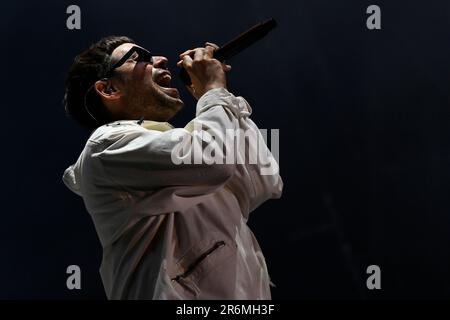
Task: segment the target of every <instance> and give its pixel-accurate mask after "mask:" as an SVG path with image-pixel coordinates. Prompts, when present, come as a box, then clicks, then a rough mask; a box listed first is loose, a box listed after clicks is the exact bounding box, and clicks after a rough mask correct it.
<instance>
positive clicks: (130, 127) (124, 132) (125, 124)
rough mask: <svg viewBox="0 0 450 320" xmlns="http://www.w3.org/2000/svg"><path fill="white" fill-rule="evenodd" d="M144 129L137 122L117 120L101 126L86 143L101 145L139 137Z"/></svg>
mask: <svg viewBox="0 0 450 320" xmlns="http://www.w3.org/2000/svg"><path fill="white" fill-rule="evenodd" d="M145 131H146V129H145V128H143V127H142V126H141V125H140V124H138V123H137V120H119V121H114V122H110V123H107V124H104V125H102V126H101V127H98V128H97V129H95V131H94V132H92V134H91V135H90V137H89V139H88V143H89V142H90V143H94V144H103V143H104V142H108V141H109V142H114V141H117V140H119V139H121V138H123V137H124V136H129V135H133V136H134V135H141V134H143V133H145Z"/></svg>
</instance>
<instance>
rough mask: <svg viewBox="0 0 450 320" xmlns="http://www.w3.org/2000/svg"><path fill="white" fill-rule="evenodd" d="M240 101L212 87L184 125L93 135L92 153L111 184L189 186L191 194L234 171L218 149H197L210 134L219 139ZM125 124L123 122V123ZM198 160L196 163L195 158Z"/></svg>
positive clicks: (232, 120) (207, 189) (234, 125)
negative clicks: (94, 149) (94, 146)
mask: <svg viewBox="0 0 450 320" xmlns="http://www.w3.org/2000/svg"><path fill="white" fill-rule="evenodd" d="M240 112H241V110H240V105H239V102H238V100H237V98H236V97H234V96H233V95H232V94H231V93H229V92H228V91H227V90H226V89H223V88H219V89H212V90H210V91H208V92H207V93H205V94H204V95H203V96H202V97H201V98H200V99H199V101H198V103H197V109H196V117H195V118H194V119H193V120H192V121H191V122H190V123H189V124H188V126H186V127H185V128H178V129H172V130H168V131H164V132H160V131H155V130H148V129H146V128H143V127H141V126H138V125H133V126H128V127H127V128H119V129H117V130H116V131H114V132H109V133H108V134H106V135H105V137H103V138H102V135H100V137H99V138H97V139H96V142H97V143H100V145H103V146H105V145H106V147H104V148H103V147H102V148H101V149H100V151H99V152H95V153H93V154H92V157H93V158H98V159H99V160H100V162H101V164H102V168H103V169H104V172H105V175H106V176H107V177H108V178H109V179H110V180H111V182H113V183H114V184H117V185H120V186H121V187H123V188H125V189H132V190H143V191H145V190H156V189H159V188H165V187H178V186H192V187H195V188H188V189H189V190H191V191H190V192H191V193H192V194H190V195H197V194H198V195H200V194H207V193H210V192H213V191H215V190H216V189H217V188H219V187H221V186H223V185H224V184H225V182H226V181H227V180H228V179H229V178H230V177H232V176H233V174H234V171H235V165H234V164H225V161H222V163H220V162H221V161H220V158H224V157H226V153H227V150H226V148H224V149H223V153H222V154H220V153H219V154H217V153H216V154H214V157H213V156H211V155H210V154H208V153H204V152H202V147H204V146H205V145H206V144H208V143H209V142H210V141H211V137H214V140H215V141H216V142H220V141H222V140H223V139H224V137H225V132H226V130H227V129H232V130H234V129H236V128H237V127H238V125H239V123H238V118H239V116H240ZM124 127H125V126H124ZM196 157H197V159H199V158H198V157H200V158H201V159H200V161H199V163H195V158H196Z"/></svg>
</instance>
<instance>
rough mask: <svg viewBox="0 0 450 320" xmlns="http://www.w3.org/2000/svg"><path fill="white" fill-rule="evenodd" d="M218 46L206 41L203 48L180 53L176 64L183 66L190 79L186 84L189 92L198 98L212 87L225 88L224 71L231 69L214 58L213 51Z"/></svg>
mask: <svg viewBox="0 0 450 320" xmlns="http://www.w3.org/2000/svg"><path fill="white" fill-rule="evenodd" d="M217 49H219V47H218V46H217V45H216V44H214V43H210V42H206V44H205V47H204V48H196V49H191V50H187V51H185V52H183V53H182V54H180V59H181V60H180V61H178V63H177V66H178V67H183V70H185V71H186V72H187V74H188V75H189V78H190V80H191V83H190V84H186V86H187V88H188V90H189V91H190V92H191V94H192V95H193V96H194V97H195V98H197V99H199V98H200V97H201V96H202V95H203V94H205V93H206V92H207V91H209V90H211V89H214V88H226V84H227V83H226V76H225V72H228V71H230V70H231V66H229V65H226V64H224V63H221V62H220V61H218V60H217V59H215V58H214V51H215V50H217Z"/></svg>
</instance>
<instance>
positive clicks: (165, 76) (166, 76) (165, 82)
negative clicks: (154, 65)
mask: <svg viewBox="0 0 450 320" xmlns="http://www.w3.org/2000/svg"><path fill="white" fill-rule="evenodd" d="M171 81H172V76H171V75H170V72H163V73H162V74H161V75H159V76H158V78H157V79H156V81H155V83H156V84H157V85H158V86H159V87H160V88H161V90H162V91H163V92H164V93H166V94H167V95H169V96H171V97H173V98H179V97H180V94H179V92H178V90H177V89H176V88H172V87H171V85H170V82H171Z"/></svg>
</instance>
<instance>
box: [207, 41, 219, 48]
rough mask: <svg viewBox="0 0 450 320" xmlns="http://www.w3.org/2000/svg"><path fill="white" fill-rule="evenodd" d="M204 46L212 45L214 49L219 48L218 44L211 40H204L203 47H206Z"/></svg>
mask: <svg viewBox="0 0 450 320" xmlns="http://www.w3.org/2000/svg"><path fill="white" fill-rule="evenodd" d="M206 46H211V47H213V48H214V49H215V50H217V49H219V46H218V45H217V44H215V43H212V42H205V47H206Z"/></svg>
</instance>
